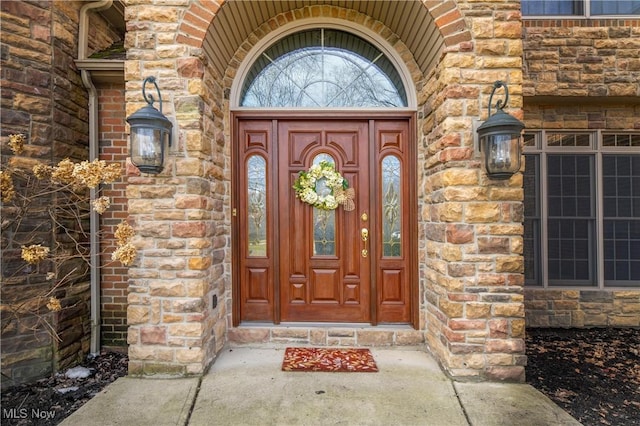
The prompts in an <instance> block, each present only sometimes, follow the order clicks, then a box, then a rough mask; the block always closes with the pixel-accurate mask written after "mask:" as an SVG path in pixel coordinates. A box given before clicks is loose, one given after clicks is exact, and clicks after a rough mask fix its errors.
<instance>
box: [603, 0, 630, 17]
mask: <svg viewBox="0 0 640 426" xmlns="http://www.w3.org/2000/svg"><path fill="white" fill-rule="evenodd" d="M591 14H592V15H640V1H639V0H613V1H612V0H591Z"/></svg>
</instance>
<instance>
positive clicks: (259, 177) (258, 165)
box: [247, 155, 267, 256]
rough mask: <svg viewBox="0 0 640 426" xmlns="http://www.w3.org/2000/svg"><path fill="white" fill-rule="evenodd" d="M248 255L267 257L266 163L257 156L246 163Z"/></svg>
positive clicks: (253, 156)
mask: <svg viewBox="0 0 640 426" xmlns="http://www.w3.org/2000/svg"><path fill="white" fill-rule="evenodd" d="M247 216H248V218H247V219H248V221H247V223H248V228H249V232H248V233H247V236H248V241H247V247H248V253H247V254H248V255H249V256H266V255H267V163H266V161H265V159H264V158H262V157H260V156H259V155H252V156H251V157H249V160H248V161H247Z"/></svg>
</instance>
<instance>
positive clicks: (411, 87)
mask: <svg viewBox="0 0 640 426" xmlns="http://www.w3.org/2000/svg"><path fill="white" fill-rule="evenodd" d="M354 24H355V23H354V22H351V21H344V20H342V19H335V18H308V19H300V20H296V21H293V22H289V23H288V24H285V25H283V26H281V27H279V28H277V29H275V30H273V31H271V32H270V33H269V34H267V35H266V36H264V37H263V38H261V39H260V40H259V41H258V42H257V43H256V44H255V46H253V48H252V49H251V50H250V51H249V53H247V55H246V56H245V58H244V60H243V61H242V63H241V64H240V66H239V67H238V72H237V73H236V76H235V78H234V79H233V83H232V84H231V94H230V97H229V104H230V108H231V111H247V110H255V108H246V109H245V108H242V107H240V93H241V91H242V84H243V83H244V80H245V78H246V77H247V74H248V72H249V70H250V69H251V66H252V65H253V63H254V62H255V61H256V60H257V59H258V57H259V56H260V55H261V54H262V52H263V51H264V50H266V49H267V48H268V47H269V46H271V45H272V44H273V43H275V42H276V41H278V40H280V39H282V38H284V37H286V36H288V35H290V34H294V33H297V32H300V31H304V30H309V29H315V28H331V29H336V30H340V31H344V32H347V33H351V34H354V35H356V36H358V37H360V38H362V39H364V40H366V41H368V42H369V43H371V44H373V45H374V46H375V47H377V48H378V49H380V51H381V52H382V53H383V54H384V55H385V56H386V57H387V58H388V59H389V60H390V61H391V63H392V64H393V66H394V67H395V68H396V70H397V71H398V74H400V78H401V79H402V84H403V85H404V87H405V92H406V95H407V105H408V106H407V108H408V110H410V111H416V110H417V108H418V100H417V97H416V89H415V84H414V82H413V79H412V78H411V73H410V72H409V69H408V68H407V66H406V64H405V63H404V61H403V60H402V58H401V57H400V54H399V53H398V52H397V51H396V50H395V49H393V47H392V46H390V45H389V44H388V43H387V41H386V40H385V39H384V38H382V37H381V36H380V35H379V34H377V33H376V32H374V31H371V30H370V29H369V28H366V27H363V26H361V25H357V26H354ZM288 109H291V108H288ZM388 109H392V110H393V111H400V110H402V108H400V109H398V108H376V109H373V108H370V109H369V110H372V111H386V110H388ZM261 110H262V111H264V109H261ZM282 110H283V111H284V110H286V108H283V109H282ZM296 110H304V109H300V108H296ZM312 110H315V111H317V110H318V109H317V108H316V109H309V111H312ZM353 110H354V109H353V108H349V109H348V111H353ZM363 110H364V111H366V110H367V109H363ZM323 111H324V109H323ZM338 111H340V109H338ZM344 111H347V109H344ZM358 111H361V109H358Z"/></svg>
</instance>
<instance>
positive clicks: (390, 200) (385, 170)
mask: <svg viewBox="0 0 640 426" xmlns="http://www.w3.org/2000/svg"><path fill="white" fill-rule="evenodd" d="M400 177H401V166H400V160H399V159H398V157H396V156H395V155H389V156H386V157H384V159H383V160H382V206H381V207H382V212H381V213H382V256H384V257H400V256H402V245H401V239H402V216H401V215H400V206H401V204H402V190H401V187H400V185H401V180H400Z"/></svg>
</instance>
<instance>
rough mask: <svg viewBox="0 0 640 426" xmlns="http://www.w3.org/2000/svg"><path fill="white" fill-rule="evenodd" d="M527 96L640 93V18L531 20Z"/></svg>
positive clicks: (527, 25) (526, 27)
mask: <svg viewBox="0 0 640 426" xmlns="http://www.w3.org/2000/svg"><path fill="white" fill-rule="evenodd" d="M523 35H524V52H525V53H524V60H525V67H524V82H523V85H522V90H523V95H524V96H525V97H532V96H569V97H594V96H595V97H635V98H637V97H638V96H640V84H639V83H638V82H639V81H640V19H584V20H571V19H544V20H535V19H525V20H524V31H523Z"/></svg>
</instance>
